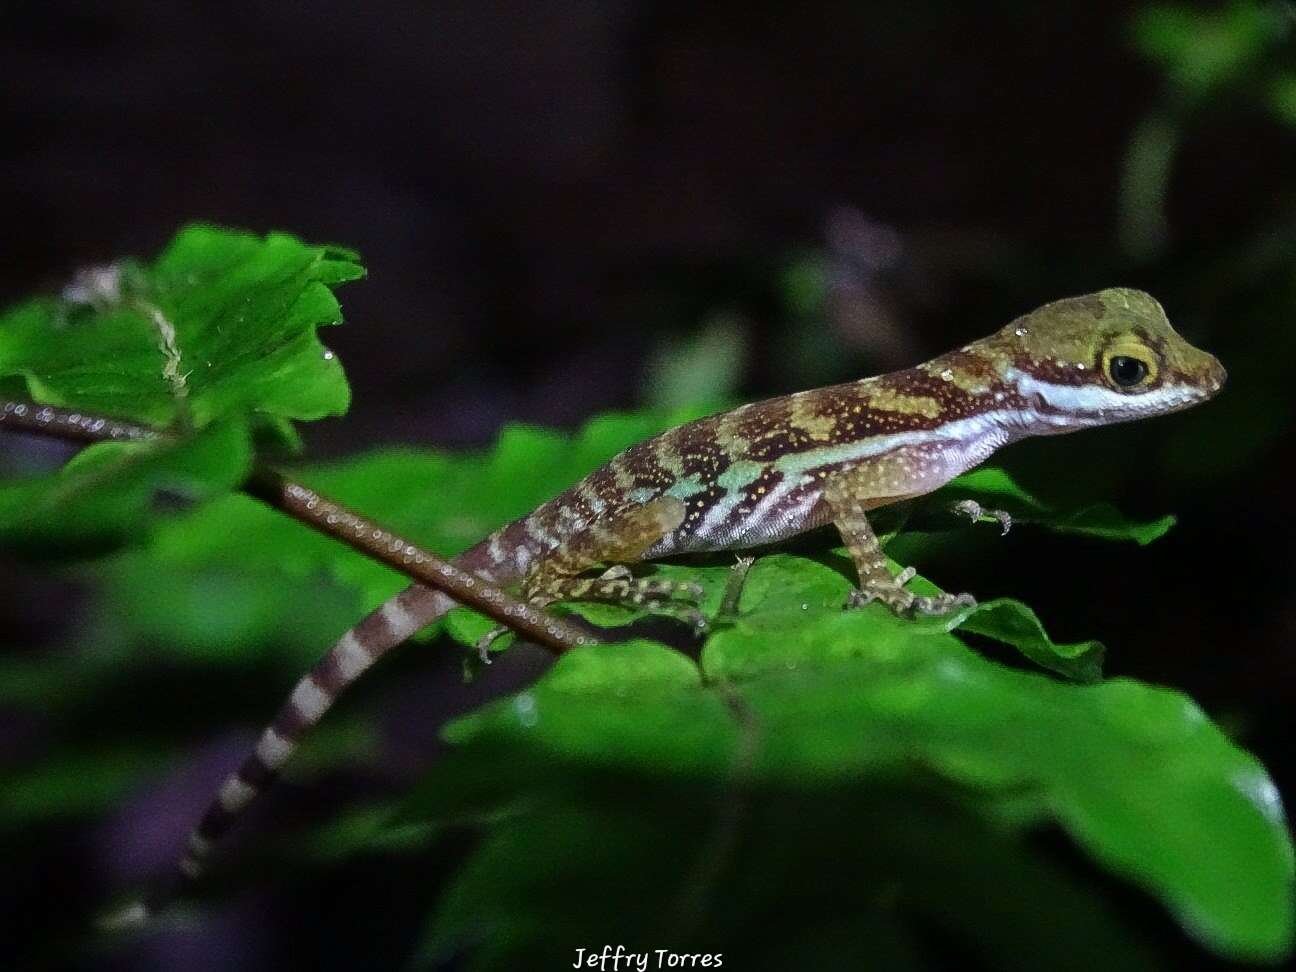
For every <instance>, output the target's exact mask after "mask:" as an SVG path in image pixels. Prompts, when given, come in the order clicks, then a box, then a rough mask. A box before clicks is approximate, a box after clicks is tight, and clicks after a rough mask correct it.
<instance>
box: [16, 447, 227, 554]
mask: <svg viewBox="0 0 1296 972" xmlns="http://www.w3.org/2000/svg"><path fill="white" fill-rule="evenodd" d="M251 465H252V455H251V451H250V443H249V438H248V434H247V429H246V427H245V425H244V424H243V423H242V422H239V421H229V422H222V423H220V424H218V425H215V426H212V427H211V428H209V429H207V430H205V431H204V432H202V433H200V434H198V435H195V436H192V437H190V438H187V439H179V440H157V441H151V442H130V443H127V442H104V443H99V444H96V445H92V446H89V447H88V448H86V449H84V450H83V451H82V452H80V453H79V454H78V455H77V456H75V457H74V458H73V459H72V460H71V461H70V462H68V463H67V464H66V465H65V466H64V467H63V468H62V469H60V470H58V471H57V472H53V473H48V474H46V475H43V476H29V477H25V478H21V479H9V480H3V481H0V541H3V542H5V543H7V544H9V545H11V546H14V547H20V548H26V549H29V550H32V551H39V552H42V553H48V552H52V551H53V550H62V549H65V548H73V549H75V550H78V551H82V550H84V549H85V548H87V547H90V548H94V549H99V548H102V547H104V546H109V545H113V544H116V543H120V542H122V541H124V540H125V539H127V538H128V537H130V535H131V534H133V533H135V532H137V531H139V530H140V529H141V527H142V526H143V525H144V524H145V523H146V522H148V521H149V520H150V518H151V517H152V514H153V513H154V511H155V508H156V507H158V506H164V507H165V506H168V505H169V506H174V505H175V504H176V503H177V502H182V503H194V502H198V501H200V500H203V499H206V498H208V497H210V496H213V495H216V494H218V493H221V492H224V491H227V490H229V489H233V488H236V487H237V486H239V485H240V484H241V483H242V482H243V481H244V480H245V479H246V478H247V474H248V471H249V470H250V469H251Z"/></svg>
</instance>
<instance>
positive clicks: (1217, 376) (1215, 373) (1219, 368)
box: [1205, 354, 1228, 395]
mask: <svg viewBox="0 0 1296 972" xmlns="http://www.w3.org/2000/svg"><path fill="white" fill-rule="evenodd" d="M1206 357H1207V359H1208V360H1207V362H1206V374H1205V385H1206V390H1207V392H1209V393H1210V394H1212V395H1214V394H1215V393H1216V392H1218V391H1219V390H1220V389H1221V388H1223V387H1224V383H1225V382H1226V381H1228V372H1227V371H1225V370H1224V366H1223V365H1222V364H1220V360H1219V358H1217V357H1215V355H1213V354H1208V355H1207V356H1206Z"/></svg>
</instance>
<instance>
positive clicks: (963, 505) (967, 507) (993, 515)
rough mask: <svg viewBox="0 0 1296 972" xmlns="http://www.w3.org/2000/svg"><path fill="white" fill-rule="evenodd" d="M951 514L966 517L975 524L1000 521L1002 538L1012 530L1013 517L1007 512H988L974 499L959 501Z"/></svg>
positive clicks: (952, 506)
mask: <svg viewBox="0 0 1296 972" xmlns="http://www.w3.org/2000/svg"><path fill="white" fill-rule="evenodd" d="M950 512H952V513H955V514H957V515H959V516H966V517H967V518H968V519H969V520H970V521H971V522H973V523H979V522H980V521H981V520H985V519H991V520H998V521H999V528H1000V534H999V535H1000V536H1006V535H1007V533H1008V531H1009V530H1011V529H1012V522H1013V521H1012V515H1011V514H1009V513H1008V512H1007V511H1006V510H987V509H986V508H985V507H983V506H982V505H981V504H980V503H978V502H977V501H976V500H973V499H965V500H959V501H958V502H957V503H954V504H953V505H951V506H950Z"/></svg>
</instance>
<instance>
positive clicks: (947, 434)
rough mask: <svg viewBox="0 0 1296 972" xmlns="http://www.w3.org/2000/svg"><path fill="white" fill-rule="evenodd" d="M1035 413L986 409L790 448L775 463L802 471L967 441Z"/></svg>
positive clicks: (785, 469)
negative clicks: (922, 425) (931, 423)
mask: <svg viewBox="0 0 1296 972" xmlns="http://www.w3.org/2000/svg"><path fill="white" fill-rule="evenodd" d="M1032 417H1033V416H1032V415H1031V413H1030V412H1029V411H1025V410H1022V409H997V410H995V411H993V412H982V413H981V414H980V415H972V416H969V417H968V418H963V419H957V420H955V421H953V422H945V423H944V424H942V425H938V426H937V427H936V428H934V429H919V430H916V431H913V432H893V433H892V434H890V435H877V436H869V437H866V438H863V439H859V440H857V441H855V442H844V443H842V444H841V445H834V446H824V447H823V448H821V449H808V450H806V451H805V452H790V453H788V454H787V455H785V456H780V457H779V458H778V459H777V460H776V461H775V463H774V467H775V468H776V469H778V470H779V471H780V472H783V473H802V472H805V471H806V470H808V469H813V468H815V467H816V466H826V465H831V464H835V463H841V462H855V461H856V460H859V459H869V458H871V457H873V456H878V455H881V454H882V453H884V452H891V451H892V450H894V449H899V448H901V447H902V446H911V445H926V444H927V443H929V442H945V441H949V440H954V441H957V442H967V441H969V440H971V439H975V438H978V437H980V436H981V435H983V434H984V433H986V432H988V431H989V430H991V429H993V428H995V427H997V426H998V424H999V423H1000V422H1001V421H1004V422H1009V423H1019V422H1021V421H1022V419H1023V418H1027V419H1029V418H1032Z"/></svg>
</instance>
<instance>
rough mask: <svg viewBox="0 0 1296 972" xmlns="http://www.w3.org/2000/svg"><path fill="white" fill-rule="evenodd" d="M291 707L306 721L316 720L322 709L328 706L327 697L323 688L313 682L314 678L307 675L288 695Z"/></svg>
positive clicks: (322, 711)
mask: <svg viewBox="0 0 1296 972" xmlns="http://www.w3.org/2000/svg"><path fill="white" fill-rule="evenodd" d="M289 701H290V702H292V704H293V708H294V709H296V710H297V712H298V714H299V715H300V716H301V717H302V718H303V719H304V720H306V721H307V722H316V721H318V720H319V717H320V716H322V715H323V714H324V710H325V709H327V708H328V707H329V697H328V695H326V694H325V692H324V690H323V689H322V688H320V687H319V686H318V685H316V684H315V679H314V678H313V677H312V676H310V675H307V676H306V677H305V678H303V679H302V680H301V681H300V682H298V683H297V687H296V688H295V689H293V692H292V695H291V696H290V697H289Z"/></svg>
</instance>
